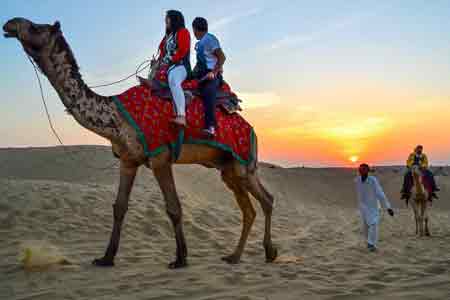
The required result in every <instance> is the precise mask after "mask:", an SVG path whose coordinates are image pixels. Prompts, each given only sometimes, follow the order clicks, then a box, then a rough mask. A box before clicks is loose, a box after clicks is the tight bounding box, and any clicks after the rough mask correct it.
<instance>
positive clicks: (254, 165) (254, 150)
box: [248, 132, 258, 174]
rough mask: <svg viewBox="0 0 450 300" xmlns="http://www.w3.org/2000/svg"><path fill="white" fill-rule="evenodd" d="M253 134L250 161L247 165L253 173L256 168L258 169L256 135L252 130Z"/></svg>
mask: <svg viewBox="0 0 450 300" xmlns="http://www.w3.org/2000/svg"><path fill="white" fill-rule="evenodd" d="M252 135H253V145H252V149H251V155H250V157H251V158H252V161H251V162H250V164H249V165H248V171H249V172H250V173H251V174H254V173H255V172H256V170H257V169H258V137H257V136H256V133H255V132H252Z"/></svg>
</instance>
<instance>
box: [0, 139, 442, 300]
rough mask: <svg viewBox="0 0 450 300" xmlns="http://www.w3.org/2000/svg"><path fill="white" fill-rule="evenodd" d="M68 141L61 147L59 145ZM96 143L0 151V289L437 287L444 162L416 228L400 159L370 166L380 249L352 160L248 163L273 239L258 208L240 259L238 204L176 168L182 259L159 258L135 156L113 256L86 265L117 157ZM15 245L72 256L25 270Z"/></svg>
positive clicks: (342, 292)
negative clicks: (230, 258)
mask: <svg viewBox="0 0 450 300" xmlns="http://www.w3.org/2000/svg"><path fill="white" fill-rule="evenodd" d="M68 152H70V153H68ZM114 161H115V159H114V158H113V156H112V154H111V152H110V149H109V148H107V147H94V146H80V147H69V148H67V149H63V148H60V147H58V148H33V149H31V148H30V149H2V150H0V241H1V243H0V245H1V247H0V299H46V300H53V299H55V300H56V299H108V300H111V299H196V300H198V299H242V300H244V299H411V300H412V299H449V298H450V251H449V249H450V214H449V212H450V197H449V196H450V177H448V176H447V174H448V173H449V172H450V170H449V169H448V168H444V169H442V170H440V171H439V176H437V181H438V183H439V185H440V186H441V189H442V192H441V193H440V196H441V199H439V200H438V201H435V203H434V206H433V208H432V210H431V231H432V237H430V238H418V237H416V236H415V234H414V222H413V214H412V211H411V209H407V208H406V207H405V205H404V203H403V202H400V200H399V197H398V196H399V195H398V191H399V188H400V182H401V177H402V172H403V171H402V168H401V167H380V168H377V170H376V173H375V174H376V175H377V176H378V178H379V179H380V181H381V183H382V185H383V186H384V188H385V191H386V193H387V195H388V197H389V198H390V200H391V202H392V204H393V206H394V207H395V210H396V213H397V215H396V216H395V218H390V217H389V216H388V215H387V214H386V213H384V214H383V220H382V225H381V232H380V236H381V238H380V244H379V247H380V249H379V251H378V252H377V253H368V252H367V249H366V247H365V246H366V244H365V240H364V239H363V238H362V236H361V234H360V229H359V228H360V227H359V216H358V212H357V208H356V199H355V195H354V190H353V182H352V178H353V177H354V176H355V170H351V169H309V168H281V167H278V166H275V165H270V164H263V163H262V164H260V169H259V172H260V174H261V178H262V180H263V182H264V183H265V184H266V186H267V187H268V189H269V190H270V191H271V193H273V195H274V196H275V198H276V205H275V210H274V218H273V237H274V242H275V243H276V245H277V246H278V250H279V254H280V258H279V260H278V262H277V263H274V264H266V263H265V262H264V250H263V247H262V238H263V230H264V223H263V222H264V219H263V214H262V211H261V208H260V207H259V206H258V205H257V203H256V202H255V201H254V205H255V208H256V210H257V218H256V221H255V224H254V226H253V230H252V233H251V235H250V237H249V242H248V244H247V247H246V250H245V252H244V255H243V257H242V263H241V264H239V265H228V264H226V263H225V262H223V261H221V259H220V257H221V256H223V255H226V254H229V253H230V252H231V251H232V249H233V248H234V246H235V243H236V241H237V239H238V238H239V234H240V219H241V216H240V211H239V209H238V207H237V205H236V203H235V201H234V198H233V197H232V194H231V193H230V192H229V191H228V190H227V189H226V188H225V187H224V184H223V183H222V181H221V180H220V178H219V174H218V172H217V171H215V170H210V169H206V168H202V167H200V166H177V167H175V173H176V182H177V186H178V192H179V194H180V196H181V201H182V205H183V210H184V229H185V234H186V238H187V243H188V247H189V249H188V251H189V267H188V268H185V269H182V270H175V271H173V270H169V269H167V263H168V262H169V261H170V260H171V259H172V258H173V256H174V253H175V241H174V238H173V232H172V228H171V225H170V223H169V221H168V218H167V217H166V214H165V211H164V203H163V199H162V196H161V194H160V192H159V188H158V186H157V184H156V182H155V179H154V178H153V176H152V175H151V172H150V171H149V170H148V169H145V168H142V169H141V170H140V173H139V176H138V178H137V182H136V185H135V188H134V190H133V192H132V195H131V201H130V208H129V211H128V214H127V216H126V220H125V225H124V230H123V235H122V243H121V247H120V250H119V254H118V257H117V259H116V266H115V267H113V268H98V267H94V266H92V265H91V260H92V259H93V258H96V257H99V256H101V255H102V254H103V251H104V250H105V247H106V244H107V241H108V239H109V234H110V230H111V226H112V207H111V205H112V203H113V201H114V198H115V192H116V186H117V182H118V170H117V168H112V169H107V170H93V169H91V168H88V167H87V166H95V167H99V168H101V167H105V166H108V165H111V164H113V163H114ZM24 243H25V244H26V243H29V244H31V245H33V243H36V244H39V243H42V244H44V245H48V246H49V247H54V248H55V249H57V251H58V253H59V254H58V255H61V256H63V257H65V258H66V259H67V260H68V261H70V263H71V264H70V265H57V266H53V267H49V268H45V269H41V268H40V269H33V270H25V269H24V268H23V264H22V263H21V261H20V260H19V256H20V255H21V247H22V245H24Z"/></svg>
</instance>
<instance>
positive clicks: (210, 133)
mask: <svg viewBox="0 0 450 300" xmlns="http://www.w3.org/2000/svg"><path fill="white" fill-rule="evenodd" d="M203 133H204V134H205V135H206V136H207V137H208V138H214V137H215V136H216V129H215V128H214V127H213V126H211V127H208V128H205V129H203Z"/></svg>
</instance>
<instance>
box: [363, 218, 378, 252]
mask: <svg viewBox="0 0 450 300" xmlns="http://www.w3.org/2000/svg"><path fill="white" fill-rule="evenodd" d="M362 227H363V234H364V237H365V238H367V243H368V244H371V245H372V246H377V243H378V223H373V224H367V222H366V221H365V220H364V219H362Z"/></svg>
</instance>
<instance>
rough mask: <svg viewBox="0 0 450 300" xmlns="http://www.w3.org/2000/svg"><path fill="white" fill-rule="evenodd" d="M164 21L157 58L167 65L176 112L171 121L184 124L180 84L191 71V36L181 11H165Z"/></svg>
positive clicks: (183, 101) (184, 108) (184, 107)
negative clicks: (164, 33) (163, 32)
mask: <svg viewBox="0 0 450 300" xmlns="http://www.w3.org/2000/svg"><path fill="white" fill-rule="evenodd" d="M165 21H166V35H165V36H164V38H163V39H162V41H161V43H160V44H159V51H160V56H159V58H158V59H159V60H161V62H162V64H166V65H168V71H167V72H168V82H169V87H170V91H171V93H172V97H173V100H174V102H175V108H176V113H177V115H176V117H175V119H173V120H172V121H173V122H174V123H175V124H177V125H180V126H186V99H185V97H184V92H183V89H182V87H181V84H182V82H183V81H184V80H185V79H186V77H187V75H188V74H189V73H190V72H191V65H190V61H189V59H190V49H191V37H190V34H189V31H188V30H187V29H186V27H185V23H184V17H183V14H182V13H181V12H179V11H177V10H169V11H167V14H166V19H165Z"/></svg>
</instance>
